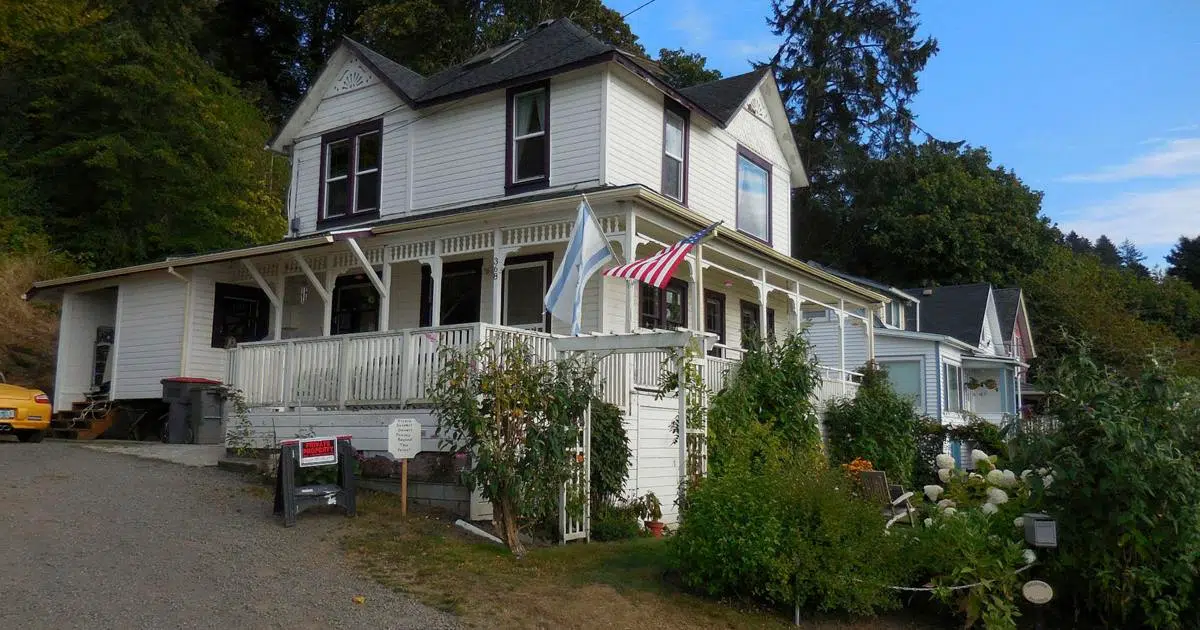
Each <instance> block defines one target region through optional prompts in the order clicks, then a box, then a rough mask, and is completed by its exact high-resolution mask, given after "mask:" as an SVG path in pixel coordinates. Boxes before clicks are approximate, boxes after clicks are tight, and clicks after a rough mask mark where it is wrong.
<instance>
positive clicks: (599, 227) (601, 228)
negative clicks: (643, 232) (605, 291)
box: [579, 193, 629, 265]
mask: <svg viewBox="0 0 1200 630" xmlns="http://www.w3.org/2000/svg"><path fill="white" fill-rule="evenodd" d="M579 196H581V197H583V203H585V204H587V207H588V210H589V212H588V216H589V217H591V219H592V225H594V226H596V229H597V230H598V231H599V232H600V234H601V235H603V236H604V243H605V244H606V245H608V251H609V253H611V254H612V256H613V258H615V259H616V261H617V265H624V264H625V261H624V260H621V256H620V255H619V254H617V251H616V250H615V249H613V248H612V243H610V242H609V240H608V234H607V233H605V231H604V226H603V225H600V219H598V218H596V213H595V212H593V211H591V210H592V202H590V201H588V198H587V193H579ZM628 227H629V226H626V229H628Z"/></svg>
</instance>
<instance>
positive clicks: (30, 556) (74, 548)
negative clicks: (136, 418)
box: [0, 442, 457, 630]
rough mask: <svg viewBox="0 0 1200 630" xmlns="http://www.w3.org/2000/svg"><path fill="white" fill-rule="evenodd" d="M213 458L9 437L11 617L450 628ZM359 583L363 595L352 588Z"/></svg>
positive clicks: (2, 623)
mask: <svg viewBox="0 0 1200 630" xmlns="http://www.w3.org/2000/svg"><path fill="white" fill-rule="evenodd" d="M270 508H271V506H270V499H269V497H264V496H263V495H262V493H259V492H254V491H253V488H252V487H251V486H249V485H247V484H245V483H244V482H243V481H242V480H241V479H240V478H239V477H238V476H237V475H235V474H232V473H227V472H224V471H220V470H217V469H214V468H186V467H183V466H179V465H176V464H169V463H165V462H158V461H151V460H144V459H137V458H134V457H130V456H127V455H118V454H112V453H102V452H97V451H93V450H88V449H84V448H80V447H79V446H78V445H72V444H67V443H60V442H46V443H42V444H19V443H16V442H0V628H4V629H6V630H16V629H18V628H39V629H40V628H53V629H60V628H62V629H65V628H88V629H90V630H93V629H101V628H121V629H125V628H131V629H132V628H154V629H160V628H222V629H228V630H233V629H241V628H287V629H288V630H301V629H308V628H314V629H315V628H364V629H373V628H451V627H456V625H457V624H456V622H455V621H454V619H453V618H452V617H451V616H449V615H447V614H445V613H442V612H440V611H437V610H434V609H431V608H429V607H427V606H424V605H423V604H420V603H418V602H416V601H414V600H413V599H411V598H409V597H407V596H405V595H402V594H397V593H393V592H391V591H389V590H387V589H385V588H383V587H382V586H379V585H377V584H375V583H374V582H372V581H371V580H370V579H369V578H366V577H364V576H361V575H359V574H357V573H355V572H354V571H353V569H352V568H351V567H349V566H348V564H347V561H346V560H345V559H344V557H343V556H342V554H341V552H340V551H339V549H338V547H337V538H338V528H339V526H340V525H341V524H342V523H343V522H344V521H343V518H342V517H340V516H334V515H302V516H301V517H300V523H299V524H298V525H297V526H296V527H293V528H289V529H284V528H283V527H282V526H281V525H279V524H278V522H277V521H276V520H275V519H274V518H272V516H271V514H270V511H271V509H270ZM357 595H362V596H364V597H365V598H366V602H365V603H364V604H355V603H354V602H353V601H352V599H353V598H354V597H355V596H357Z"/></svg>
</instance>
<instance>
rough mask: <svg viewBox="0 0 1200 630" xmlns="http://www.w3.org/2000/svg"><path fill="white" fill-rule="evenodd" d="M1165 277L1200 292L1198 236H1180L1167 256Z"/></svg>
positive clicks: (1199, 246) (1199, 243)
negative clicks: (1188, 285)
mask: <svg viewBox="0 0 1200 630" xmlns="http://www.w3.org/2000/svg"><path fill="white" fill-rule="evenodd" d="M1167 264H1168V265H1169V266H1168V267H1167V275H1168V276H1174V277H1176V278H1179V279H1180V280H1183V281H1185V282H1187V283H1188V284H1190V285H1192V286H1193V287H1195V288H1196V289H1197V290H1200V235H1197V236H1196V237H1195V238H1188V237H1186V236H1180V237H1179V242H1178V243H1175V246H1174V247H1172V248H1171V253H1169V254H1167Z"/></svg>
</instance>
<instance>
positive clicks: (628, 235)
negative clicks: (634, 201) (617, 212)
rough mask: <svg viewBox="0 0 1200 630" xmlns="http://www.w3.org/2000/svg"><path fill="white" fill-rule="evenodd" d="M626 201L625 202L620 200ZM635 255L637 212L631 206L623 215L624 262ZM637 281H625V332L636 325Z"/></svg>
mask: <svg viewBox="0 0 1200 630" xmlns="http://www.w3.org/2000/svg"><path fill="white" fill-rule="evenodd" d="M622 203H627V202H622ZM636 257H637V214H636V213H635V212H634V210H633V206H632V205H631V206H629V212H628V213H627V214H626V215H625V262H627V263H628V262H630V261H632V260H633V259H634V258H636ZM637 313H638V308H637V283H636V282H629V281H626V282H625V332H633V331H634V329H636V328H637V327H638V321H637Z"/></svg>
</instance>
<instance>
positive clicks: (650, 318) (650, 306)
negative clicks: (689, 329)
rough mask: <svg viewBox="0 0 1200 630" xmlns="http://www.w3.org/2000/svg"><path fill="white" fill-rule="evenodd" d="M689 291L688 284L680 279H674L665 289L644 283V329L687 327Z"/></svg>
mask: <svg viewBox="0 0 1200 630" xmlns="http://www.w3.org/2000/svg"><path fill="white" fill-rule="evenodd" d="M687 289H688V285H687V283H686V282H684V281H683V280H680V279H678V278H672V279H671V281H670V282H668V283H667V286H666V288H663V289H659V288H658V287H652V286H650V285H648V284H646V283H642V285H641V314H642V317H641V326H642V328H663V329H666V330H673V329H675V328H682V327H684V326H686V324H687V292H688V291H687Z"/></svg>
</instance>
